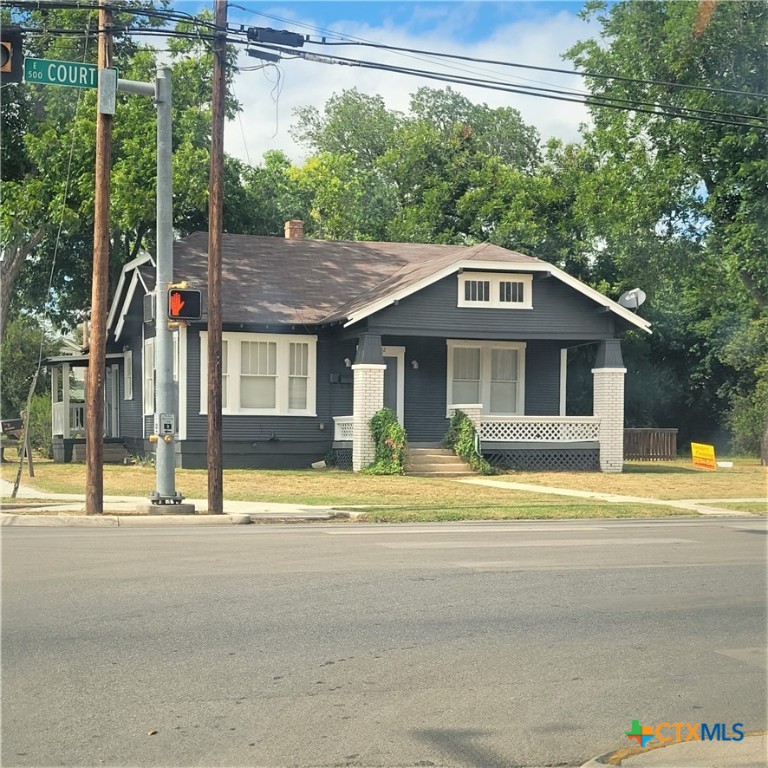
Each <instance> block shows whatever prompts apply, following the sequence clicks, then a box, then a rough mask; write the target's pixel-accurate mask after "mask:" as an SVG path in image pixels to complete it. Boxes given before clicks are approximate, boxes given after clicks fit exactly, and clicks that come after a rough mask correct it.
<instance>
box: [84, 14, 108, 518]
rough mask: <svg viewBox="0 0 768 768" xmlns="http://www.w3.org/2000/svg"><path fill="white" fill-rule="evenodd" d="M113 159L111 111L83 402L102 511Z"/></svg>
mask: <svg viewBox="0 0 768 768" xmlns="http://www.w3.org/2000/svg"><path fill="white" fill-rule="evenodd" d="M107 5H108V4H107V3H106V2H103V3H102V5H101V6H100V8H99V69H107V68H109V67H111V66H112V29H111V25H112V11H111V9H110V8H108V7H107ZM111 163H112V115H107V114H102V112H101V111H98V112H97V114H96V190H95V204H94V208H95V210H94V219H93V287H92V289H91V333H90V338H91V342H90V353H89V360H88V390H87V392H86V405H85V459H86V479H85V513H86V514H87V515H96V514H99V513H100V512H102V507H103V503H104V472H103V469H104V377H105V374H106V354H107V294H108V291H109V174H110V166H111Z"/></svg>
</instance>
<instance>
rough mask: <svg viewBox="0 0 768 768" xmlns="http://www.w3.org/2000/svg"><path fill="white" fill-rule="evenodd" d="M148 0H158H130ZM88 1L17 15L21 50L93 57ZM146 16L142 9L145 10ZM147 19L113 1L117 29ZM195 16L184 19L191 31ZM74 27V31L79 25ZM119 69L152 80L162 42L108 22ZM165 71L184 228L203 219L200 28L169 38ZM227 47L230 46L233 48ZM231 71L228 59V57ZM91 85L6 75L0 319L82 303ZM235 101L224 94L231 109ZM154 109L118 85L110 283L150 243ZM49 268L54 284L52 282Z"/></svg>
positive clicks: (62, 313)
mask: <svg viewBox="0 0 768 768" xmlns="http://www.w3.org/2000/svg"><path fill="white" fill-rule="evenodd" d="M133 5H134V10H135V7H136V6H140V7H141V8H153V7H155V6H157V5H160V4H158V3H149V2H142V3H134V4H133ZM96 18H97V17H96V11H93V10H86V9H82V10H59V9H54V8H51V9H44V10H40V11H32V12H28V13H25V14H23V16H22V18H20V19H17V20H20V21H22V23H23V24H24V26H26V27H29V28H38V29H41V30H70V29H71V30H77V31H78V34H75V35H62V34H59V33H58V32H56V31H53V32H41V33H40V34H36V35H28V36H27V40H28V50H27V53H28V54H29V55H34V56H38V57H43V58H49V59H61V60H69V61H91V62H92V61H94V60H95V57H96V48H97V45H96V42H97V41H96V31H97V23H96ZM147 18H149V20H147ZM153 23H155V22H153V21H152V17H145V16H142V15H135V14H132V13H129V12H127V11H121V12H120V13H118V14H117V15H116V19H115V24H116V28H117V29H118V30H120V29H122V28H123V27H132V28H135V27H136V26H137V25H139V26H141V25H149V24H153ZM187 28H194V25H191V26H190V24H184V25H181V26H180V27H179V30H180V31H182V32H184V31H188V29H187ZM81 31H82V32H81ZM114 42H115V45H114V64H115V66H116V67H117V68H118V70H119V72H120V76H121V77H123V78H127V79H132V80H139V81H144V82H151V81H152V80H153V79H154V76H155V73H156V69H157V66H158V63H159V61H158V54H157V53H156V52H155V50H153V49H152V48H149V47H146V46H139V45H138V44H137V43H136V42H135V41H134V39H132V38H131V37H130V36H129V34H128V33H126V32H124V31H122V32H117V33H116V34H115V41H114ZM167 49H168V51H169V53H170V66H171V70H172V81H173V120H174V130H173V151H174V158H173V163H174V168H173V173H174V224H175V227H176V228H177V231H179V232H180V233H181V234H185V233H186V232H189V231H190V230H191V229H201V228H202V229H205V228H207V207H208V201H207V194H208V193H207V190H208V166H209V147H210V104H209V102H210V98H211V72H212V55H211V53H210V50H209V48H208V47H207V46H206V45H205V44H204V42H203V41H200V40H190V39H184V38H180V39H175V38H173V37H171V38H169V39H168V41H167ZM230 55H234V54H230ZM230 71H231V68H230ZM95 98H96V94H95V92H94V91H83V90H81V89H73V88H57V87H51V86H37V85H30V84H27V83H21V84H18V85H13V86H4V87H3V110H2V116H3V117H2V119H3V124H2V129H3V130H2V135H3V145H2V151H3V157H2V167H3V185H2V195H3V206H2V214H1V215H2V220H1V222H2V231H1V234H0V238H1V239H0V245H1V246H2V250H3V260H2V317H1V318H0V320H2V326H3V328H4V327H5V324H6V319H7V317H8V313H9V312H19V311H21V310H23V309H36V310H39V309H40V308H41V307H45V308H46V310H47V312H48V315H49V316H50V317H51V319H52V321H53V322H54V323H55V324H56V325H59V326H61V327H67V326H72V325H74V324H75V323H76V322H78V321H79V320H80V319H81V318H82V317H84V316H85V315H86V314H87V308H88V306H89V304H90V288H89V286H90V282H91V280H90V274H91V264H92V248H93V197H94V152H95V149H94V147H95V126H96V105H95ZM235 109H237V104H236V103H235V102H234V101H233V100H232V99H229V101H228V111H229V114H230V115H232V114H234V110H235ZM155 126H156V114H155V109H154V106H153V104H152V102H151V100H150V99H149V98H147V97H142V96H136V95H128V94H120V95H119V96H118V106H117V113H116V115H115V117H114V119H113V142H112V170H111V197H110V228H111V237H110V240H111V246H110V250H111V255H110V269H111V276H112V279H111V284H112V286H114V284H115V280H116V277H117V275H118V274H119V271H120V269H121V267H122V265H123V264H124V263H125V262H126V261H128V260H130V259H131V258H133V257H135V256H136V255H137V254H138V253H139V252H140V251H141V250H142V249H147V250H150V251H151V250H152V249H153V248H154V230H155V215H156V203H155V189H156V183H155V179H156V138H155V136H156V127H155ZM49 280H50V282H51V290H50V292H49V290H48V284H49Z"/></svg>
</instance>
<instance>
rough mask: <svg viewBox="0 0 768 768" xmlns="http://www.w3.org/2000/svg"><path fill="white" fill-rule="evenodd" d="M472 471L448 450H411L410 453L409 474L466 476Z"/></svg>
mask: <svg viewBox="0 0 768 768" xmlns="http://www.w3.org/2000/svg"><path fill="white" fill-rule="evenodd" d="M471 473H472V470H471V469H470V468H469V467H468V466H467V464H466V463H465V462H464V461H462V460H461V459H460V458H459V457H458V456H456V454H455V453H453V451H451V450H449V449H448V448H410V449H409V451H408V474H409V475H419V476H431V475H466V474H471Z"/></svg>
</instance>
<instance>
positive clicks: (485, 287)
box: [458, 272, 533, 309]
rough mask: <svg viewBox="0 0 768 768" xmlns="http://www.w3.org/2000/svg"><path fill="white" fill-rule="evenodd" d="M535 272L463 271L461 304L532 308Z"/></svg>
mask: <svg viewBox="0 0 768 768" xmlns="http://www.w3.org/2000/svg"><path fill="white" fill-rule="evenodd" d="M532 291H533V275H521V274H516V273H515V274H501V273H499V274H486V273H483V272H462V273H461V274H460V275H459V296H458V306H460V307H483V308H487V309H533V295H532Z"/></svg>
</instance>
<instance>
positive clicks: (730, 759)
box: [582, 731, 768, 768]
mask: <svg viewBox="0 0 768 768" xmlns="http://www.w3.org/2000/svg"><path fill="white" fill-rule="evenodd" d="M609 765H614V766H619V765H620V766H621V767H622V768H765V766H766V765H768V732H767V731H758V732H754V733H751V734H750V733H747V734H745V736H744V739H742V740H741V741H690V742H682V743H672V744H661V743H659V742H654V743H652V744H650V745H649V746H647V747H646V748H645V749H640V748H632V747H628V748H625V749H617V750H616V751H615V752H610V753H608V754H607V755H601V756H600V757H596V758H595V759H594V760H590V761H589V762H588V763H585V764H584V765H583V766H582V768H604V767H605V766H609Z"/></svg>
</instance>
